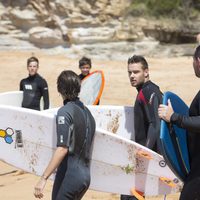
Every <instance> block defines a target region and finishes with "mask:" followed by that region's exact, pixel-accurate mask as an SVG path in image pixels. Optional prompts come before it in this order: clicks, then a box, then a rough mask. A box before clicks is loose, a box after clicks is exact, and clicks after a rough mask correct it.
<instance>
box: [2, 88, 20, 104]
mask: <svg viewBox="0 0 200 200" xmlns="http://www.w3.org/2000/svg"><path fill="white" fill-rule="evenodd" d="M22 100H23V91H10V92H2V93H0V105H10V106H16V107H21V106H22Z"/></svg>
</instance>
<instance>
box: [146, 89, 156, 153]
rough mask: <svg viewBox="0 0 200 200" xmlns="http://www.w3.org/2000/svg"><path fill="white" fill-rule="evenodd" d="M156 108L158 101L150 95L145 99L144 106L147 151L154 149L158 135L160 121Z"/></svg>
mask: <svg viewBox="0 0 200 200" xmlns="http://www.w3.org/2000/svg"><path fill="white" fill-rule="evenodd" d="M158 106H159V99H158V97H157V96H156V95H155V93H152V94H151V96H150V98H148V99H147V103H146V104H145V105H144V112H145V115H146V119H147V123H148V130H147V140H146V145H145V146H146V147H148V148H149V149H154V148H155V145H156V142H157V141H158V138H159V134H160V119H159V117H158Z"/></svg>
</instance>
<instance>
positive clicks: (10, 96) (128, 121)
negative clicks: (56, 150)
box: [0, 91, 135, 140]
mask: <svg viewBox="0 0 200 200" xmlns="http://www.w3.org/2000/svg"><path fill="white" fill-rule="evenodd" d="M22 98H23V92H22V91H11V92H4V93H0V105H10V106H16V107H21V103H22ZM87 107H88V108H89V110H90V111H91V113H92V115H93V116H94V118H95V121H96V127H98V128H102V129H104V130H107V131H109V132H112V133H114V134H116V135H120V136H122V137H125V138H127V139H130V138H131V139H132V140H134V135H135V134H134V113H133V106H104V105H99V106H94V105H88V106H87ZM57 110H58V108H51V109H47V110H43V112H48V113H52V114H56V113H57ZM131 136H132V137H131Z"/></svg>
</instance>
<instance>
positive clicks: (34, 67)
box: [27, 61, 38, 76]
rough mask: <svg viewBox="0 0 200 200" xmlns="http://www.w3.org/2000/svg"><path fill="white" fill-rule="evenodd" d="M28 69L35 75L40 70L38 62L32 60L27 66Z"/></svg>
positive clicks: (31, 74) (30, 73)
mask: <svg viewBox="0 0 200 200" xmlns="http://www.w3.org/2000/svg"><path fill="white" fill-rule="evenodd" d="M27 70H28V73H29V75H30V76H34V75H35V74H37V71H38V63H37V62H35V61H33V62H30V63H29V65H28V66H27Z"/></svg>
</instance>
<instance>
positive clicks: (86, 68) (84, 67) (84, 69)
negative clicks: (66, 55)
mask: <svg viewBox="0 0 200 200" xmlns="http://www.w3.org/2000/svg"><path fill="white" fill-rule="evenodd" d="M91 68H92V62H91V59H90V58H87V57H82V58H81V59H80V60H79V69H80V70H81V73H80V74H79V78H80V79H81V81H82V80H83V79H84V78H86V76H88V75H90V70H91ZM99 103H100V100H98V101H97V102H96V103H95V105H99Z"/></svg>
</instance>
